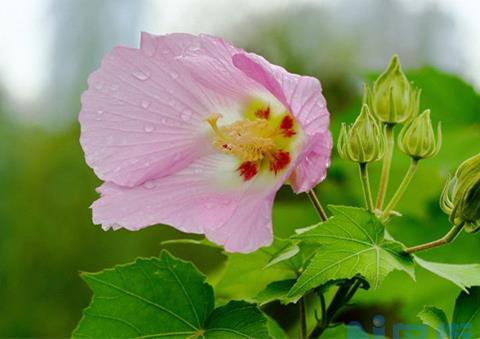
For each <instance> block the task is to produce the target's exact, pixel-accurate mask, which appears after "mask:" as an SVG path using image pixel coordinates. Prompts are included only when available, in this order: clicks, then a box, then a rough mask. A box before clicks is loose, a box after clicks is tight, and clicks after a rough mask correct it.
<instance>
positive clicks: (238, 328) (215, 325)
mask: <svg viewBox="0 0 480 339" xmlns="http://www.w3.org/2000/svg"><path fill="white" fill-rule="evenodd" d="M205 328H206V330H205V334H204V336H205V337H207V338H268V337H269V333H268V327H267V319H266V318H265V317H264V316H263V314H262V312H260V311H259V309H258V308H257V307H256V306H255V305H253V304H248V303H246V302H244V301H231V302H229V303H228V304H227V305H225V306H221V307H219V308H217V309H216V310H214V311H213V312H212V314H211V315H210V317H209V318H208V320H207V323H206V326H205Z"/></svg>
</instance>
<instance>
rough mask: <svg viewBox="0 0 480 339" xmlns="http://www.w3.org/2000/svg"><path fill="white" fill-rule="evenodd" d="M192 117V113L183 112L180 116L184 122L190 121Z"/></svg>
mask: <svg viewBox="0 0 480 339" xmlns="http://www.w3.org/2000/svg"><path fill="white" fill-rule="evenodd" d="M191 117H192V111H188V110H186V111H183V113H182V114H181V115H180V118H181V119H182V120H183V121H188V120H190V118H191Z"/></svg>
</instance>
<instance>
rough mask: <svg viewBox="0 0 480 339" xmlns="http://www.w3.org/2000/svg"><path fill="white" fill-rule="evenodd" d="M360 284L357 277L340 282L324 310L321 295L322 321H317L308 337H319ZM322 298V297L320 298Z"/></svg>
mask: <svg viewBox="0 0 480 339" xmlns="http://www.w3.org/2000/svg"><path fill="white" fill-rule="evenodd" d="M361 285H362V282H361V280H360V279H358V278H353V279H350V280H349V281H347V282H345V283H344V284H342V285H341V286H340V287H339V288H338V290H337V292H336V293H335V296H334V297H333V299H332V301H331V302H330V305H328V308H327V309H326V310H325V299H324V298H323V295H321V297H320V303H321V307H322V321H321V322H318V323H317V325H316V326H315V328H314V329H313V331H312V333H310V335H309V336H308V338H310V339H313V338H319V337H320V336H321V335H322V334H323V332H324V331H325V330H326V329H327V328H328V326H329V325H330V322H331V321H332V320H333V319H334V317H335V315H336V314H337V313H338V311H339V310H340V309H341V308H342V307H343V306H344V305H345V304H346V303H348V302H349V301H350V300H351V299H352V297H353V296H354V294H355V293H356V292H357V290H358V288H359V287H360V286H361ZM322 298H323V299H322Z"/></svg>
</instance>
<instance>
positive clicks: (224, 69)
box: [79, 33, 261, 187]
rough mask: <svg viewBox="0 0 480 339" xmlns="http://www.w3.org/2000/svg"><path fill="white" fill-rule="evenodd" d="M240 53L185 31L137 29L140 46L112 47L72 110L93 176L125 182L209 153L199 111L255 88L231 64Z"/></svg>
mask: <svg viewBox="0 0 480 339" xmlns="http://www.w3.org/2000/svg"><path fill="white" fill-rule="evenodd" d="M239 52H241V50H239V49H236V48H235V47H233V46H231V45H229V44H228V43H226V42H225V41H223V40H221V39H219V38H214V37H209V36H199V37H198V36H193V35H189V34H171V35H166V36H159V37H155V36H152V35H149V34H146V33H144V34H142V40H141V48H140V49H135V48H126V47H117V48H115V49H113V51H112V52H111V53H110V54H108V55H107V56H105V58H104V59H103V61H102V65H101V67H100V69H98V70H97V71H95V72H94V73H93V74H92V75H91V76H90V78H89V81H88V83H89V88H88V90H87V91H86V92H85V93H84V94H83V96H82V110H81V112H80V117H79V120H80V123H81V127H82V131H81V137H80V141H81V144H82V147H83V149H84V151H85V156H86V159H87V163H88V164H89V165H90V166H91V167H92V168H93V169H94V170H95V173H96V174H97V176H98V177H99V178H100V179H102V180H105V181H111V182H114V183H116V184H118V185H121V186H129V187H132V186H135V185H138V184H141V183H143V182H144V181H146V180H150V179H154V178H160V177H162V176H165V175H169V174H171V173H175V172H176V171H178V170H179V169H181V168H184V167H185V166H188V164H190V163H191V162H192V161H193V160H195V159H196V158H198V157H199V156H201V155H203V154H205V150H206V152H207V153H208V152H209V151H210V149H209V147H208V141H207V140H206V139H205V128H208V126H207V124H206V123H205V121H204V118H205V117H206V116H208V115H209V114H212V113H222V114H226V113H228V112H227V111H228V110H229V109H230V107H232V106H233V105H238V102H239V101H240V100H242V99H243V97H246V96H248V95H249V94H250V93H251V92H252V91H255V90H258V89H259V88H261V86H259V85H258V84H257V83H256V82H255V81H253V80H251V79H250V78H248V77H247V76H246V75H244V74H243V73H242V72H241V71H240V70H238V69H237V68H236V67H235V66H234V65H233V64H232V60H231V59H232V55H234V54H236V53H239ZM206 66H208V67H206ZM226 88H227V89H228V90H229V91H230V92H229V94H230V95H229V96H227V95H226V93H225V89H226ZM231 110H234V108H232V109H231Z"/></svg>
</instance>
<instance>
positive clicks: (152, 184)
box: [143, 180, 156, 189]
mask: <svg viewBox="0 0 480 339" xmlns="http://www.w3.org/2000/svg"><path fill="white" fill-rule="evenodd" d="M155 186H156V184H155V182H154V181H152V180H149V181H145V183H144V184H143V187H145V188H147V189H152V188H155Z"/></svg>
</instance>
